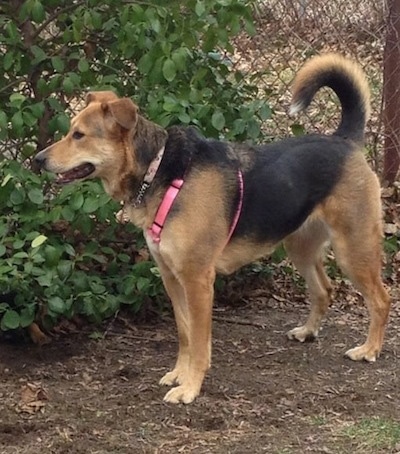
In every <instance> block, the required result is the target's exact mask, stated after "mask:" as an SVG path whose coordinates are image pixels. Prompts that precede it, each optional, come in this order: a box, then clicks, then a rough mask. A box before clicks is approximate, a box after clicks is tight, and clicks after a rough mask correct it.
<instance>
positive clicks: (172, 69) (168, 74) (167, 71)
mask: <svg viewBox="0 0 400 454" xmlns="http://www.w3.org/2000/svg"><path fill="white" fill-rule="evenodd" d="M162 73H163V76H164V77H165V79H166V80H167V81H168V82H172V81H173V80H174V79H175V76H176V65H175V62H174V61H173V60H171V59H170V58H167V59H166V60H165V62H164V64H163V67H162Z"/></svg>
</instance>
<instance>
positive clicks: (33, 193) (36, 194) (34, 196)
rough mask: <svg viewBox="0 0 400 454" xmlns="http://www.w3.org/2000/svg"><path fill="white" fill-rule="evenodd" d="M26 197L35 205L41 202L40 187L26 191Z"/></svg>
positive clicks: (41, 193)
mask: <svg viewBox="0 0 400 454" xmlns="http://www.w3.org/2000/svg"><path fill="white" fill-rule="evenodd" d="M28 197H29V200H30V201H31V202H33V203H34V204H36V205H41V204H42V203H43V192H42V191H41V190H40V189H37V188H33V189H31V190H30V191H29V192H28Z"/></svg>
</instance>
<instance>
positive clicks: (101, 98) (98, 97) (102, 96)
mask: <svg viewBox="0 0 400 454" xmlns="http://www.w3.org/2000/svg"><path fill="white" fill-rule="evenodd" d="M117 99H119V98H118V96H117V95H116V94H115V93H114V92H113V91H91V92H89V93H88V94H87V95H86V105H87V106H88V105H89V104H90V103H92V102H102V103H103V102H110V101H115V100H117Z"/></svg>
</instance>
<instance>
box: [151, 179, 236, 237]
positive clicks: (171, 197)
mask: <svg viewBox="0 0 400 454" xmlns="http://www.w3.org/2000/svg"><path fill="white" fill-rule="evenodd" d="M237 176H238V182H239V194H240V195H239V203H238V206H237V209H236V212H235V216H234V218H233V221H232V224H231V228H230V230H229V234H228V239H227V241H226V244H228V243H229V240H230V239H231V237H232V235H233V232H234V231H235V228H236V225H237V223H238V221H239V217H240V213H241V211H242V205H243V175H242V172H241V171H240V170H238V175H237ZM183 183H184V180H173V182H172V183H171V185H170V186H169V187H168V189H167V191H166V193H165V195H164V198H163V199H162V201H161V203H160V206H159V207H158V210H157V213H156V217H155V219H154V221H153V224H152V226H151V227H150V228H149V229H148V230H147V233H148V235H149V236H150V237H151V239H152V240H153V241H154V242H155V243H159V242H160V240H161V232H162V229H163V228H164V224H165V221H166V219H167V216H168V213H169V212H170V210H171V208H172V205H173V204H174V201H175V199H176V197H177V195H178V194H179V191H180V190H181V189H182V186H183Z"/></svg>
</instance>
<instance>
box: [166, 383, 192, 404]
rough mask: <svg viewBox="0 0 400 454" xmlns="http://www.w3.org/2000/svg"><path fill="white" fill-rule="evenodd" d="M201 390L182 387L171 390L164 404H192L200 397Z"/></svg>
mask: <svg viewBox="0 0 400 454" xmlns="http://www.w3.org/2000/svg"><path fill="white" fill-rule="evenodd" d="M199 392H200V390H199V389H198V388H197V387H192V386H187V385H180V386H177V387H175V388H172V389H170V390H169V391H168V392H167V394H166V395H165V397H164V402H169V403H171V404H179V403H180V402H182V403H184V404H190V403H191V402H193V401H194V399H196V397H197V396H198V395H199Z"/></svg>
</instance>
